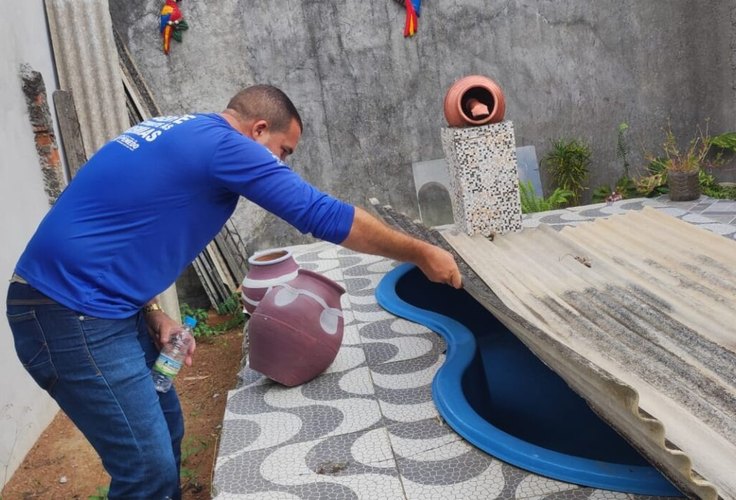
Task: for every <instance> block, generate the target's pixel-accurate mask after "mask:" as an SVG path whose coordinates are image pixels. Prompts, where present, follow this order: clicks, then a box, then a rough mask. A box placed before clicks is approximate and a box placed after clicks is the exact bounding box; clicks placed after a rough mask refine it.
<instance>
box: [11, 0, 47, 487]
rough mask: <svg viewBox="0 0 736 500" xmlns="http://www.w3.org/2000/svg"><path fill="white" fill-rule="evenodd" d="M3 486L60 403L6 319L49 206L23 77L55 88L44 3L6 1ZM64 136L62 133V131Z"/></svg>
mask: <svg viewBox="0 0 736 500" xmlns="http://www.w3.org/2000/svg"><path fill="white" fill-rule="evenodd" d="M0 12H1V13H2V15H0V54H1V55H0V110H2V113H0V234H2V245H0V304H2V306H1V307H2V309H3V315H2V318H1V319H0V381H2V382H0V384H1V385H2V389H1V390H0V487H2V486H3V485H5V483H6V482H7V480H9V479H10V477H11V476H12V475H13V472H14V471H15V470H16V468H17V467H18V465H20V463H21V461H22V460H23V457H24V456H25V454H26V452H27V451H28V450H29V449H30V448H31V446H33V444H34V443H35V442H36V439H37V438H38V436H40V435H41V432H43V430H44V429H45V428H46V425H47V424H48V423H49V422H50V421H51V419H52V418H53V416H54V415H55V414H56V412H57V410H58V407H57V406H56V403H55V402H54V401H53V400H52V399H51V398H50V397H49V396H48V395H47V394H46V393H45V392H44V391H42V390H41V389H39V388H38V386H37V385H36V384H35V382H33V379H31V377H30V376H29V375H28V373H26V371H25V370H24V369H23V367H22V366H21V364H20V361H18V358H17V357H16V356H15V348H14V346H13V337H12V335H11V333H10V328H9V327H8V323H7V321H6V320H5V314H4V311H5V299H6V297H7V283H8V280H9V279H10V276H11V275H12V273H13V269H14V268H15V263H16V261H17V260H18V257H19V256H20V254H21V252H22V251H23V249H24V248H25V245H26V242H27V241H28V239H29V238H30V237H31V235H32V234H33V232H34V231H35V229H36V226H37V225H38V223H39V222H40V221H41V219H42V218H43V216H44V215H45V214H46V211H47V210H48V208H49V200H48V198H47V196H46V193H45V192H44V187H45V181H44V177H43V175H42V172H41V165H40V163H39V157H38V155H37V154H36V146H35V143H34V135H33V130H32V127H31V122H30V117H29V114H28V110H27V108H26V101H25V98H24V96H23V92H22V89H21V79H20V76H19V73H20V70H21V64H27V65H29V66H30V67H31V68H33V69H34V70H35V71H39V72H40V73H41V74H42V76H43V78H44V81H45V84H46V90H47V92H48V95H49V98H50V95H51V92H52V91H53V90H54V89H55V88H56V83H55V75H54V67H53V63H52V60H51V52H50V48H49V41H48V38H47V36H46V23H45V14H44V11H43V3H42V2H35V1H34V2H16V1H14V0H0ZM57 137H58V133H57Z"/></svg>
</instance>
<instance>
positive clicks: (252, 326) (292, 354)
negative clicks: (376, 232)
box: [248, 269, 345, 387]
mask: <svg viewBox="0 0 736 500" xmlns="http://www.w3.org/2000/svg"><path fill="white" fill-rule="evenodd" d="M343 293H345V290H344V289H343V288H342V287H341V286H340V285H338V284H337V283H335V282H334V281H332V280H330V279H329V278H327V277H325V276H323V275H321V274H319V273H316V272H314V271H309V270H307V269H299V271H298V275H297V277H296V278H295V279H293V280H292V281H290V282H288V283H284V284H281V285H277V286H274V287H273V288H271V290H269V291H268V292H267V293H266V295H265V296H264V297H263V299H262V300H261V303H260V304H259V305H258V308H257V309H256V311H255V312H254V313H253V315H252V316H251V319H250V321H249V323H248V335H249V337H250V351H249V353H248V364H249V366H250V368H252V369H253V370H256V371H258V372H260V373H262V374H264V375H266V376H267V377H268V378H270V379H272V380H275V381H276V382H279V383H281V384H283V385H285V386H289V387H293V386H295V385H299V384H303V383H305V382H308V381H309V380H311V379H313V378H314V377H316V376H317V375H319V374H320V373H322V372H323V371H325V370H326V369H327V368H328V367H329V366H330V364H332V362H333V361H334V360H335V356H337V352H338V351H339V349H340V345H341V343H342V336H343V326H344V321H343V317H342V309H341V307H340V296H341V295H342V294H343Z"/></svg>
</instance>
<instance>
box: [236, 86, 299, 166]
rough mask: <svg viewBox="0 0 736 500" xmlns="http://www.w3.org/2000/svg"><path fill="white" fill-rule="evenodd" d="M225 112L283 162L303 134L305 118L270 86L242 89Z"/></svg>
mask: <svg viewBox="0 0 736 500" xmlns="http://www.w3.org/2000/svg"><path fill="white" fill-rule="evenodd" d="M225 113H226V114H228V115H230V116H234V117H235V118H236V119H237V120H238V122H239V123H238V127H237V128H238V130H240V131H241V132H242V133H243V134H244V135H246V136H248V137H250V138H251V139H253V140H254V141H256V142H258V143H260V144H262V145H263V146H265V147H266V148H268V149H269V150H270V151H271V152H272V153H273V154H275V155H276V156H277V157H279V158H280V159H281V160H282V161H283V160H284V159H285V158H286V157H287V156H288V155H290V154H291V153H293V152H294V149H296V145H297V143H298V142H299V138H300V137H301V134H302V119H301V117H300V116H299V112H298V111H297V110H296V107H295V106H294V103H292V102H291V99H289V97H288V96H287V95H286V94H284V93H283V92H282V91H281V90H279V89H278V88H276V87H273V86H271V85H253V86H252V87H248V88H246V89H244V90H241V91H240V92H238V93H237V94H235V96H234V97H233V98H232V99H230V102H229V103H228V104H227V110H226V111H225Z"/></svg>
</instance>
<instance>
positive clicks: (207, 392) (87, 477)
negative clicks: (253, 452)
mask: <svg viewBox="0 0 736 500" xmlns="http://www.w3.org/2000/svg"><path fill="white" fill-rule="evenodd" d="M211 318H212V319H213V320H214V321H212V322H211V323H210V322H208V323H210V324H212V325H214V324H215V323H217V320H218V319H219V320H220V321H222V320H224V319H226V318H227V317H218V318H214V317H213V315H211ZM242 343H243V329H242V326H240V327H237V328H235V329H232V330H229V331H227V332H225V333H223V334H220V335H217V336H213V337H208V338H199V339H197V351H196V352H195V356H194V365H193V366H192V367H184V368H182V371H181V372H179V375H178V376H177V381H176V387H177V391H179V397H180V399H181V403H182V409H183V411H184V420H185V424H186V434H185V436H184V442H183V445H182V471H181V472H182V474H181V476H182V477H181V481H182V489H183V498H184V499H185V500H202V499H209V498H211V495H210V489H211V484H212V471H213V467H214V461H215V457H216V456H217V447H218V445H219V437H220V431H221V426H222V417H223V414H224V411H225V402H226V398H227V392H228V390H231V389H233V388H234V387H235V382H236V374H237V372H238V369H239V367H240V360H241V353H242V350H241V349H242ZM109 481H110V476H108V475H107V473H106V472H105V470H104V469H103V468H102V464H101V462H100V459H99V458H98V456H97V454H96V453H95V451H94V450H93V449H92V447H91V446H90V445H89V443H87V441H86V440H85V439H84V437H83V436H82V434H81V433H80V432H79V430H77V428H76V427H75V426H74V424H72V423H71V421H70V420H69V418H68V417H67V416H66V415H65V414H64V413H63V412H61V411H60V412H59V413H58V414H57V415H56V417H55V418H54V420H53V421H52V422H51V424H50V425H49V426H48V427H47V428H46V430H45V432H44V433H43V434H42V435H41V437H40V438H39V439H38V441H37V442H36V444H35V445H34V447H33V448H32V449H31V450H30V451H29V452H28V454H27V455H26V457H25V460H24V461H23V463H22V464H21V466H20V467H19V468H18V470H17V471H16V472H15V474H14V475H13V477H12V478H11V479H10V481H9V482H8V483H7V484H6V485H5V488H3V490H2V494H0V500H16V499H22V500H26V499H37V498H42V499H51V498H53V499H57V498H58V499H85V500H87V499H95V500H96V499H104V498H105V492H106V490H107V486H108V484H109Z"/></svg>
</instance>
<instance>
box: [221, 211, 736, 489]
mask: <svg viewBox="0 0 736 500" xmlns="http://www.w3.org/2000/svg"><path fill="white" fill-rule="evenodd" d="M644 205H651V206H655V207H657V208H659V209H661V210H664V211H666V212H668V213H670V214H672V215H674V216H676V217H680V218H683V219H685V220H687V221H688V222H691V223H693V224H697V225H699V226H703V227H705V228H707V229H709V230H711V231H714V232H716V233H718V234H722V235H724V236H725V237H729V238H736V203H733V202H724V201H719V200H711V199H709V198H701V199H700V200H699V201H697V202H692V203H686V204H683V203H670V202H668V201H667V200H664V199H660V200H633V201H623V202H618V203H614V204H608V205H592V206H587V207H578V208H576V209H566V210H558V211H555V212H547V213H544V214H534V215H533V216H529V217H526V218H525V221H524V222H525V225H526V226H527V227H533V226H535V225H538V224H539V223H546V224H550V225H552V226H553V227H562V226H564V225H570V224H578V223H581V222H584V221H587V220H591V219H594V218H597V217H606V216H609V215H611V214H614V213H620V212H623V211H627V210H638V209H641V207H642V206H644ZM293 250H294V252H295V256H296V258H297V261H298V262H299V263H300V265H301V266H302V267H304V268H307V269H312V270H315V271H318V272H320V273H323V274H325V275H326V276H328V277H330V278H331V279H333V280H335V281H337V282H339V283H340V284H341V285H343V287H344V288H345V289H346V291H347V293H346V294H345V295H344V296H343V298H342V301H343V302H342V305H343V309H344V313H345V325H346V326H345V334H344V339H343V345H342V347H341V349H340V352H339V354H338V357H337V359H336V360H335V362H334V363H333V364H332V366H330V368H329V369H328V370H327V371H326V372H325V373H324V374H322V375H321V376H320V377H318V378H316V379H315V380H313V381H311V382H309V383H307V384H304V385H302V386H299V387H293V388H287V387H284V386H281V385H279V384H276V383H274V382H272V381H270V380H268V379H267V378H265V377H263V376H261V375H260V374H258V373H257V372H255V371H253V370H250V369H249V368H248V367H247V366H245V367H244V368H243V370H242V372H241V374H240V380H241V383H240V385H239V387H238V388H237V389H235V390H233V391H231V392H230V394H229V395H228V403H227V409H226V413H225V416H224V422H223V431H222V437H221V441H220V448H219V452H218V457H217V463H216V468H215V477H214V487H215V491H216V493H217V494H216V498H217V499H218V500H229V499H258V500H261V499H263V500H266V499H274V500H276V499H283V500H294V499H310V500H311V499H330V500H333V499H334V500H342V499H407V500H434V499H436V500H444V499H448V500H450V499H452V500H455V499H463V500H475V499H478V500H480V499H483V500H488V499H495V498H498V499H542V498H544V499H548V500H553V499H554V500H558V499H559V500H562V499H583V498H587V499H599V500H604V499H611V500H614V499H627V500H628V499H637V500H644V499H645V498H649V497H643V496H636V495H628V494H624V493H615V492H610V491H603V490H596V489H591V488H583V487H579V486H576V485H573V484H567V483H563V482H559V481H554V480H551V479H547V478H544V477H540V476H537V475H534V474H530V473H528V472H525V471H522V470H520V469H518V468H516V467H513V466H511V465H508V464H505V463H503V462H500V461H499V460H496V459H494V458H492V457H490V456H488V455H487V454H485V453H483V452H481V451H478V450H477V449H475V448H474V447H473V446H471V445H469V444H467V443H466V442H465V441H464V440H463V439H462V438H461V437H460V436H458V435H457V434H455V433H454V432H453V431H452V429H450V428H449V427H448V426H447V425H445V424H444V423H443V422H442V420H441V418H440V417H439V415H438V413H437V410H436V409H435V406H434V404H433V402H432V394H431V382H432V378H433V377H434V374H435V373H436V371H437V370H438V369H439V367H440V366H441V365H442V363H443V361H444V353H445V344H444V341H443V340H442V338H441V337H439V336H438V335H436V334H434V333H433V332H432V331H430V330H428V329H427V328H425V327H423V326H421V325H417V324H415V323H411V322H409V321H406V320H403V319H400V318H397V317H395V316H393V315H392V314H389V313H387V312H385V311H384V310H383V309H381V308H380V307H379V306H378V305H377V303H376V300H375V298H374V290H375V288H376V286H377V284H378V282H379V281H380V280H381V278H382V277H383V276H384V274H385V273H386V272H387V271H389V270H391V269H392V268H393V267H394V266H395V265H396V263H395V262H393V261H390V260H387V259H383V258H380V257H374V256H369V255H361V254H356V253H354V252H351V251H349V250H345V249H342V248H340V247H336V246H334V245H331V244H327V243H317V244H313V245H304V246H299V247H294V248H293Z"/></svg>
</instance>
